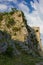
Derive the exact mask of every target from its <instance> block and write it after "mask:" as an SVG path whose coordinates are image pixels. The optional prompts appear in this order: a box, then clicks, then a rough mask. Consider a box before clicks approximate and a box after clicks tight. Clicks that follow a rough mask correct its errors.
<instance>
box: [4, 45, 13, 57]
mask: <svg viewBox="0 0 43 65" xmlns="http://www.w3.org/2000/svg"><path fill="white" fill-rule="evenodd" d="M5 55H7V56H9V57H11V56H12V55H13V47H12V46H8V48H7V50H6V52H5Z"/></svg>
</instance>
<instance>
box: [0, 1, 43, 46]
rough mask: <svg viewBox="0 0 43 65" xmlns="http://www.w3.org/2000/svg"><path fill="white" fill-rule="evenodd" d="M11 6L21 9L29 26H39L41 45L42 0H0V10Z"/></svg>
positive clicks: (8, 8) (9, 8)
mask: <svg viewBox="0 0 43 65" xmlns="http://www.w3.org/2000/svg"><path fill="white" fill-rule="evenodd" d="M11 8H17V9H19V10H22V11H23V12H24V14H25V17H26V19H27V24H28V25H30V26H35V27H36V26H37V27H40V35H41V40H42V41H41V42H42V46H43V0H0V12H4V11H10V10H11Z"/></svg>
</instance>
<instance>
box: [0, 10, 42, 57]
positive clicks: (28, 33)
mask: <svg viewBox="0 0 43 65" xmlns="http://www.w3.org/2000/svg"><path fill="white" fill-rule="evenodd" d="M38 43H39V42H38V40H37V38H36V35H35V31H34V29H32V28H31V27H30V26H28V25H27V21H26V19H25V16H24V13H23V12H22V11H19V10H15V9H13V11H11V12H9V13H0V53H8V52H9V53H8V54H14V55H19V54H21V53H26V54H30V55H32V56H40V54H39V52H38V51H39V50H40V51H41V49H40V47H39V45H38ZM11 47H12V48H13V50H12V48H11ZM38 47H39V48H38ZM11 50H12V51H11Z"/></svg>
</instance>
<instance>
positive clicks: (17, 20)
mask: <svg viewBox="0 0 43 65" xmlns="http://www.w3.org/2000/svg"><path fill="white" fill-rule="evenodd" d="M24 22H25V21H24V20H23V15H22V12H21V11H17V12H15V13H14V14H13V15H10V14H8V15H4V16H3V20H2V21H1V23H0V30H3V31H4V30H5V31H7V32H8V33H9V34H11V38H12V39H14V40H19V41H24V40H25V39H26V37H27V35H28V31H27V29H26V24H25V23H24Z"/></svg>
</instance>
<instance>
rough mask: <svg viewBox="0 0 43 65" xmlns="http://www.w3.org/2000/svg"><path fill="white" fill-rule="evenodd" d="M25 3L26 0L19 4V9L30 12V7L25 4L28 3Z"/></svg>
mask: <svg viewBox="0 0 43 65" xmlns="http://www.w3.org/2000/svg"><path fill="white" fill-rule="evenodd" d="M24 3H25V1H23V2H21V3H19V4H18V7H19V9H20V10H22V11H23V12H29V8H28V7H27V6H26V5H25V4H26V3H25V4H24Z"/></svg>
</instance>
